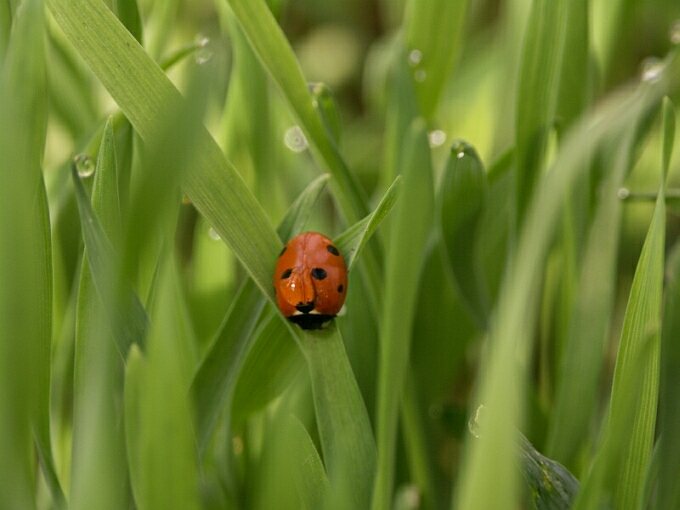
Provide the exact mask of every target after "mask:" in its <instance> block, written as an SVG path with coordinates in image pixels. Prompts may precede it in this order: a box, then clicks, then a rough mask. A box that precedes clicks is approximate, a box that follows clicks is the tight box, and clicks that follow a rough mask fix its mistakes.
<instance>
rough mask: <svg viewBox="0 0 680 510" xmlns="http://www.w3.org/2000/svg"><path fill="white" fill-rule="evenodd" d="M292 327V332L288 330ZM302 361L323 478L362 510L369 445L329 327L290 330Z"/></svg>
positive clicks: (369, 479)
mask: <svg viewBox="0 0 680 510" xmlns="http://www.w3.org/2000/svg"><path fill="white" fill-rule="evenodd" d="M290 327H292V326H290ZM295 334H296V335H297V338H298V341H299V345H300V347H301V349H302V352H303V354H304V356H305V360H306V361H307V368H308V370H309V377H310V380H311V383H312V391H313V395H314V408H315V410H316V423H317V427H318V429H319V436H320V437H321V446H322V450H323V457H324V463H325V465H326V472H327V473H328V478H329V480H330V483H331V486H332V487H333V489H334V490H336V489H337V488H339V487H351V489H352V490H351V493H345V494H344V497H347V498H348V499H349V501H351V505H352V508H367V507H368V504H369V500H370V497H371V487H372V485H373V474H374V470H375V460H376V458H375V453H376V452H375V443H374V441H373V431H372V430H371V423H370V421H369V419H368V412H367V411H366V406H365V405H364V402H363V400H362V398H361V393H360V391H359V387H358V385H357V382H356V380H355V378H354V374H353V373H352V367H351V366H350V364H349V360H348V359H347V353H346V352H345V346H344V345H343V342H342V337H341V336H340V332H339V331H338V328H337V326H336V325H335V323H332V324H331V325H330V326H329V327H328V328H326V329H323V330H317V331H304V330H299V329H297V328H295Z"/></svg>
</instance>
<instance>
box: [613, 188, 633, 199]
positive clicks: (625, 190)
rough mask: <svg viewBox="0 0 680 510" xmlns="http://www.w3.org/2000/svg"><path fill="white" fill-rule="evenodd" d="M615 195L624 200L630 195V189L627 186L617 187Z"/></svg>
mask: <svg viewBox="0 0 680 510" xmlns="http://www.w3.org/2000/svg"><path fill="white" fill-rule="evenodd" d="M616 196H617V197H619V199H620V200H625V199H627V198H628V197H629V196H630V190H629V189H628V188H619V191H617V192H616Z"/></svg>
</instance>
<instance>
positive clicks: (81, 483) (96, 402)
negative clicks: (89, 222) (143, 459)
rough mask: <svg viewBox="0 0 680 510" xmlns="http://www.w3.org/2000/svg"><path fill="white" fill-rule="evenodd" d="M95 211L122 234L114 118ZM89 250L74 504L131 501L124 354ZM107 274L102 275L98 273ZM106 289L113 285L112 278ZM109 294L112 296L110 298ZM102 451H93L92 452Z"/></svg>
mask: <svg viewBox="0 0 680 510" xmlns="http://www.w3.org/2000/svg"><path fill="white" fill-rule="evenodd" d="M92 212H93V213H96V214H97V216H98V218H101V228H102V234H103V235H106V236H107V237H108V238H111V239H115V240H116V242H117V243H118V244H120V240H121V228H122V225H121V210H120V201H119V194H118V172H117V164H116V152H115V145H114V134H113V127H112V120H111V119H109V120H108V121H107V123H106V127H105V128H104V134H103V136H102V142H101V146H100V149H99V156H98V159H97V165H96V169H95V177H94V185H93V187H92ZM94 278H95V276H94V275H93V273H92V271H91V268H90V264H89V262H88V257H87V250H86V254H85V256H84V257H83V262H82V267H81V272H80V282H79V287H78V301H77V311H76V340H75V342H76V344H75V354H74V369H73V372H74V373H73V408H74V409H73V433H72V456H71V459H72V460H71V490H70V492H69V494H70V498H69V499H70V500H69V505H70V507H72V508H74V509H79V508H82V509H87V508H101V509H111V510H114V509H117V508H122V507H125V506H128V505H129V501H128V486H127V472H126V469H125V466H126V457H125V440H124V436H123V429H122V425H121V424H120V420H119V417H118V413H119V409H118V406H117V403H116V398H115V396H116V395H119V396H121V397H122V385H123V372H122V368H123V367H122V359H121V358H120V356H117V355H116V353H117V351H116V343H115V342H114V341H113V340H112V339H111V338H110V337H111V329H110V328H102V327H101V322H102V319H104V320H106V319H105V313H106V312H105V311H104V309H103V304H102V303H103V302H105V300H104V299H100V297H99V295H98V294H97V290H96V288H95V285H94V281H93V280H94ZM97 278H99V279H100V280H104V278H102V276H98V277H97ZM105 285H107V287H106V290H105V291H104V292H107V294H108V295H109V296H110V295H111V292H112V291H113V288H112V286H111V285H110V284H109V283H106V284H105ZM109 300H111V298H110V299H109ZM93 451H96V452H98V454H97V455H92V452H93Z"/></svg>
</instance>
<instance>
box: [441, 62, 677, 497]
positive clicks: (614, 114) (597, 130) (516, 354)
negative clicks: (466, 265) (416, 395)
mask: <svg viewBox="0 0 680 510" xmlns="http://www.w3.org/2000/svg"><path fill="white" fill-rule="evenodd" d="M668 65H669V69H668V74H667V75H664V76H662V79H661V80H660V81H659V82H657V83H655V84H643V85H642V86H641V87H639V88H638V89H637V90H634V91H632V92H631V91H623V92H621V93H619V94H617V95H615V96H613V97H611V98H610V99H609V101H607V102H605V103H603V105H602V106H601V108H600V109H599V110H598V111H596V112H594V113H593V114H591V115H589V116H587V117H586V118H584V119H582V120H581V121H580V122H579V123H578V124H577V125H575V126H574V128H573V130H572V131H571V133H570V135H569V136H567V137H566V138H565V142H564V144H563V148H562V149H561V150H560V152H559V153H558V155H557V157H556V159H555V162H554V164H553V165H552V168H551V170H550V172H549V173H548V174H547V175H546V176H545V178H544V179H543V182H542V184H541V187H540V192H539V193H537V194H536V195H535V197H534V201H533V203H532V206H531V208H530V209H529V213H528V214H527V220H526V223H525V225H524V227H523V231H522V235H521V237H520V239H519V243H518V245H517V251H516V254H515V256H514V257H513V261H512V265H511V267H510V268H509V271H508V273H507V275H506V278H505V280H504V283H503V287H502V290H501V295H500V298H499V302H498V306H497V309H496V320H495V323H494V325H493V327H492V331H491V336H490V343H491V347H490V349H489V357H488V359H487V360H486V361H485V364H484V367H485V368H484V370H483V371H482V372H481V373H482V374H484V377H483V378H482V380H481V381H480V383H479V389H478V395H479V397H478V401H479V402H481V403H483V404H484V405H485V406H486V407H487V408H488V410H489V413H488V414H489V417H488V420H485V422H484V423H483V424H482V426H483V428H484V429H485V430H483V431H481V432H482V433H481V437H480V438H479V440H477V441H475V442H474V443H473V444H472V445H470V448H469V451H468V452H467V454H466V456H465V458H464V461H463V464H462V466H461V468H460V472H461V478H460V480H459V488H458V491H457V493H456V494H455V499H454V501H453V505H455V506H454V507H455V508H479V509H493V508H499V507H504V506H508V505H511V504H514V502H516V501H517V496H518V491H517V479H516V474H517V473H516V470H515V460H516V453H517V452H516V447H515V445H514V439H515V432H514V431H513V430H511V429H512V427H508V424H518V423H521V416H522V413H523V409H524V399H523V397H522V395H523V391H524V388H525V386H524V380H525V379H524V378H525V374H526V369H527V364H528V356H529V347H530V341H529V339H530V338H531V336H532V327H533V324H534V317H535V314H536V310H535V306H534V305H535V304H536V302H537V298H538V283H539V275H540V274H541V271H539V268H540V267H542V265H543V263H544V261H545V257H546V253H547V250H548V246H549V244H550V241H551V240H552V235H553V229H554V226H555V224H556V222H557V219H558V213H559V210H560V204H561V201H560V199H561V198H562V197H563V196H564V190H565V189H569V188H570V187H571V185H572V184H573V183H574V182H575V180H576V178H577V177H578V176H579V174H580V173H581V172H583V171H584V168H587V166H586V165H585V162H586V160H585V158H586V157H587V155H588V152H589V151H588V150H586V149H587V148H589V147H593V146H597V145H599V144H600V143H601V142H602V140H603V139H605V138H606V137H607V136H609V135H611V134H613V133H617V132H619V130H621V129H622V128H623V127H625V126H628V125H631V124H635V123H636V122H637V121H638V120H639V119H640V118H642V117H644V115H645V114H646V113H647V112H648V111H649V110H650V109H651V108H652V107H653V106H654V104H655V103H656V102H658V100H659V99H660V98H661V96H662V95H663V94H664V92H665V90H666V89H667V88H668V87H670V88H673V87H675V86H677V82H672V81H670V80H671V79H674V80H677V76H676V75H675V74H673V73H677V71H678V65H680V60H679V59H678V57H677V56H674V57H672V58H671V59H669V62H668ZM511 360H512V362H511ZM489 487H494V488H495V490H493V491H490V490H489Z"/></svg>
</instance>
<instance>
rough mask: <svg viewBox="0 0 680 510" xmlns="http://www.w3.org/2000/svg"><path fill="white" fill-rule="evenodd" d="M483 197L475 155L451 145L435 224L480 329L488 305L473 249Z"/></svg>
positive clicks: (482, 178) (481, 172)
mask: <svg viewBox="0 0 680 510" xmlns="http://www.w3.org/2000/svg"><path fill="white" fill-rule="evenodd" d="M486 197H487V178H486V172H485V171H484V167H483V166H482V162H481V161H480V159H479V156H478V155H477V151H475V149H474V148H473V147H472V146H471V145H469V144H467V143H466V142H463V141H458V142H456V143H454V145H453V146H452V147H451V151H450V154H449V160H448V162H447V164H446V168H445V169H444V177H443V179H442V183H441V186H440V188H439V194H438V197H437V198H438V200H437V203H438V211H437V212H438V216H439V217H438V221H439V223H440V225H441V228H442V240H443V243H444V246H445V248H446V253H447V255H448V259H449V265H450V267H451V270H452V272H453V276H454V278H455V280H456V283H457V284H458V288H459V290H460V292H461V294H462V295H463V297H464V299H465V301H466V302H467V304H468V306H469V308H470V310H471V312H472V314H473V316H474V317H475V319H476V320H477V322H478V323H479V324H480V325H481V326H484V325H485V324H486V322H487V315H488V310H487V309H488V306H489V305H488V298H487V297H486V293H485V290H484V288H483V285H482V280H481V277H480V274H479V268H478V267H477V262H476V255H477V254H476V253H475V246H476V243H477V240H478V237H477V230H478V225H479V220H480V219H481V215H482V213H483V210H484V208H485V204H486V199H487V198H486Z"/></svg>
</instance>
